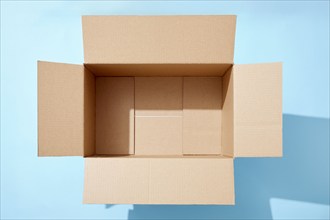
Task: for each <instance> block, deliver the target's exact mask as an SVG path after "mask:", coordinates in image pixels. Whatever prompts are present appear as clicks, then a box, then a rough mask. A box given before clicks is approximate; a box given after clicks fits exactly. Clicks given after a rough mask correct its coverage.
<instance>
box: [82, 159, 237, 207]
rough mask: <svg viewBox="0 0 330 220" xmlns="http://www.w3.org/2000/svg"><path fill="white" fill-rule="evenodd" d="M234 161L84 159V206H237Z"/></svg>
mask: <svg viewBox="0 0 330 220" xmlns="http://www.w3.org/2000/svg"><path fill="white" fill-rule="evenodd" d="M234 197H235V195H234V174H233V159H232V158H223V157H208V158H206V157H204V158H202V157H200V158H198V157H191V158H189V157H188V158H183V157H177V158H150V157H149V158H147V157H141V158H134V157H105V158H86V159H85V186H84V203H97V204H234V203H235V202H234V200H235V198H234Z"/></svg>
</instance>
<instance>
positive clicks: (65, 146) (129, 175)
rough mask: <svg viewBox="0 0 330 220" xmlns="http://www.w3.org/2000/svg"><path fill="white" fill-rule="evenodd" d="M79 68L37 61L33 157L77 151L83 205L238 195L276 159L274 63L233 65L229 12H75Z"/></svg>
mask: <svg viewBox="0 0 330 220" xmlns="http://www.w3.org/2000/svg"><path fill="white" fill-rule="evenodd" d="M82 24H83V39H84V41H83V42H84V55H85V62H84V64H83V65H73V64H61V63H50V62H42V61H39V62H38V154H39V156H83V157H85V180H84V201H83V202H84V203H105V204H122V203H124V204H235V193H234V167H233V161H234V159H235V158H237V157H281V156H282V64H281V63H266V64H244V65H240V64H234V63H233V56H234V41H235V26H236V16H231V15H224V16H83V18H82Z"/></svg>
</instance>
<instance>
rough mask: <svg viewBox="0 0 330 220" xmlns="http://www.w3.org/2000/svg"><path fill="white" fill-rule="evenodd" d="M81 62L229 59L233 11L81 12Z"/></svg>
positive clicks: (234, 19)
mask: <svg viewBox="0 0 330 220" xmlns="http://www.w3.org/2000/svg"><path fill="white" fill-rule="evenodd" d="M82 25H83V41H84V57H85V63H87V64H93V63H97V64H108V63H114V64H125V63H135V64H141V63H146V64H161V63H172V64H175V63H192V64H193V63H229V64H230V63H233V57H234V41H235V27H236V16H234V15H211V16H83V17H82Z"/></svg>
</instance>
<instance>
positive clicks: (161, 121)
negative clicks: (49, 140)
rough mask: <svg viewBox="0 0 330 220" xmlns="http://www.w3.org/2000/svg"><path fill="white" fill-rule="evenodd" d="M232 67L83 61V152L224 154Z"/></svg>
mask: <svg viewBox="0 0 330 220" xmlns="http://www.w3.org/2000/svg"><path fill="white" fill-rule="evenodd" d="M231 67H232V65H229V64H200V65H198V64H191V65H189V64H168V65H166V64H159V65H155V64H149V65H147V64H143V65H141V64H140V65H136V64H131V65H129V64H126V65H124V64H122V65H119V64H113V65H112V64H92V65H91V64H85V70H86V72H87V75H88V76H87V77H86V76H85V89H84V93H85V95H84V97H85V105H88V106H86V108H85V109H87V112H85V121H87V123H88V124H89V125H90V126H89V127H88V128H86V126H85V136H86V135H87V136H89V137H91V136H93V138H94V141H92V142H90V143H91V144H89V145H88V146H85V156H86V157H90V156H102V157H108V156H112V157H113V156H125V155H126V156H134V157H141V156H142V157H144V156H145V157H149V156H151V157H163V156H165V157H178V156H179V157H180V156H188V157H189V156H199V157H205V156H206V157H208V156H217V157H218V156H220V157H221V156H223V155H224V154H223V152H222V142H223V140H222V136H223V134H222V133H223V123H222V121H223V104H224V103H225V102H224V101H225V98H226V93H227V92H226V91H227V90H228V83H225V81H226V80H224V79H225V76H226V75H228V74H230V70H231ZM85 111H86V110H85ZM86 152H88V153H86ZM91 152H92V153H91Z"/></svg>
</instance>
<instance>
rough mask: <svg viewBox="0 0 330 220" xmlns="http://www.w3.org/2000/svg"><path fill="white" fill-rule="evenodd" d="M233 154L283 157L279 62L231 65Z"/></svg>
mask: <svg viewBox="0 0 330 220" xmlns="http://www.w3.org/2000/svg"><path fill="white" fill-rule="evenodd" d="M233 83H234V100H233V101H234V116H233V117H234V118H233V119H234V120H233V123H234V127H233V129H234V156H235V157H277V156H282V64H281V63H267V64H245V65H234V67H233Z"/></svg>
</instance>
